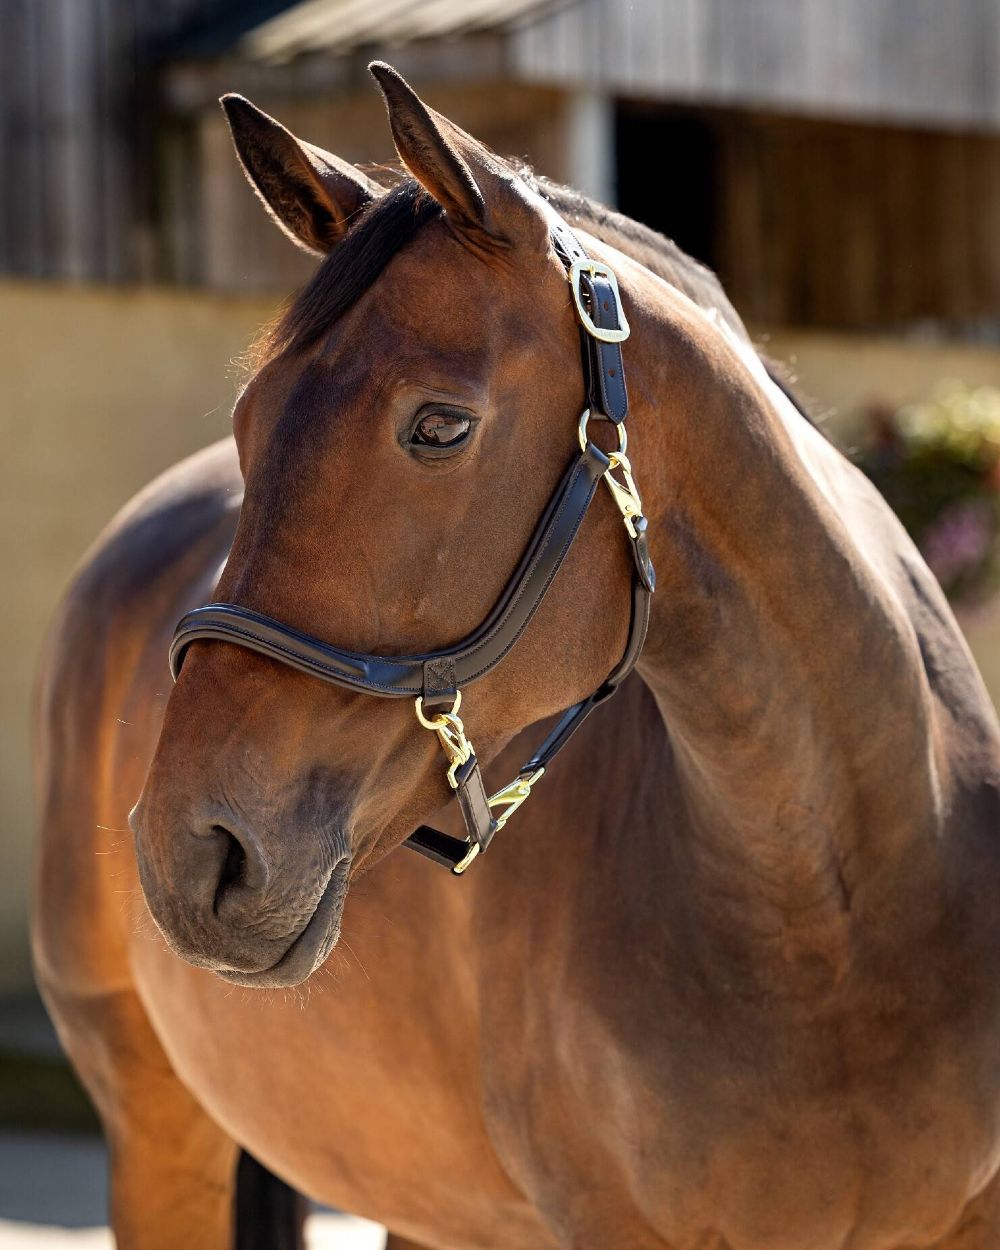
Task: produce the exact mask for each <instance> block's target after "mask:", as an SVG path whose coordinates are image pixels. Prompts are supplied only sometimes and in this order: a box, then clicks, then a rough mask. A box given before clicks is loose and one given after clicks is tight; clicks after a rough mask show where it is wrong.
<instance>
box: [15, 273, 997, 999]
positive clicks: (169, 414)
mask: <svg viewBox="0 0 1000 1250" xmlns="http://www.w3.org/2000/svg"><path fill="white" fill-rule="evenodd" d="M273 310H274V309H273V301H270V300H266V299H261V300H248V299H221V298H217V297H211V296H206V295H202V294H197V295H195V294H178V293H174V292H165V291H155V290H154V291H143V292H135V291H121V292H114V291H110V292H109V291H107V290H103V289H102V290H86V289H80V288H74V289H68V288H60V287H51V286H35V285H17V284H10V283H7V284H2V283H0V586H2V587H3V603H2V608H0V990H2V989H3V988H6V987H10V986H15V985H18V984H22V983H25V982H26V981H27V979H28V976H29V968H28V950H27V939H26V912H27V897H28V883H29V876H30V861H31V787H30V774H29V754H28V709H29V703H30V692H31V679H32V671H33V668H34V664H35V658H36V655H37V652H38V648H39V646H40V643H41V640H42V636H43V633H44V631H45V628H46V624H47V621H48V619H49V617H50V615H51V612H52V609H53V607H54V605H55V603H56V601H57V599H58V597H59V595H60V593H61V591H62V588H63V586H64V585H65V584H66V581H67V579H68V577H69V575H70V573H71V571H72V569H73V566H74V565H75V563H76V562H77V560H78V559H79V558H80V556H81V555H82V554H83V552H84V551H85V550H86V548H87V546H88V544H89V543H90V542H91V540H92V539H93V538H94V537H95V535H96V534H97V533H98V531H99V530H100V529H101V527H102V526H103V524H104V523H105V522H106V521H107V520H108V518H109V517H110V516H111V515H112V514H113V513H114V512H115V510H116V509H117V508H118V507H119V505H120V504H122V503H123V502H124V501H125V500H126V499H128V498H129V496H130V495H131V494H132V493H133V492H134V491H135V490H137V489H138V488H139V487H140V486H142V485H143V484H144V483H145V482H147V481H148V480H149V479H150V478H151V477H153V476H154V475H155V474H156V473H157V472H159V471H160V470H161V469H163V468H165V467H166V466H167V465H169V464H171V463H172V462H173V461H175V460H177V459H179V458H180V457H181V456H183V455H186V454H187V453H188V452H190V451H192V450H194V449H195V448H197V447H200V446H202V445H204V444H205V443H208V442H210V441H212V440H213V439H215V438H217V437H219V435H220V434H222V433H224V432H225V431H226V430H227V428H228V422H229V409H230V406H231V403H232V399H233V394H234V378H233V372H234V371H233V370H232V369H230V367H229V362H230V361H231V360H233V359H234V358H235V357H236V356H238V355H239V354H240V352H241V351H242V350H243V348H244V347H245V345H246V343H247V342H248V340H249V338H250V337H251V336H252V334H253V333H254V331H255V330H256V328H257V327H258V326H259V325H260V324H261V323H262V322H263V321H265V320H266V319H267V318H268V317H269V316H270V315H271V313H272V312H273ZM769 347H770V350H771V352H772V354H774V355H776V356H779V357H785V358H794V362H795V365H796V369H797V372H798V374H799V376H800V378H801V380H802V383H803V384H804V386H805V388H806V389H807V390H808V391H810V392H811V393H812V394H813V395H814V396H815V397H816V398H817V399H819V400H820V401H821V402H822V403H823V404H825V405H827V406H836V407H839V408H840V410H841V415H840V417H839V418H838V419H837V420H836V421H835V422H834V425H835V426H836V425H837V424H841V425H843V424H844V418H845V417H847V416H849V415H850V413H851V412H852V410H854V409H855V408H856V407H857V406H858V405H859V404H862V403H864V402H865V401H867V400H869V399H871V398H873V397H877V398H882V399H889V400H895V401H900V400H904V399H908V398H912V397H917V396H919V395H922V394H925V393H926V392H927V391H928V390H929V389H930V388H931V387H932V386H933V385H934V383H935V382H936V381H937V380H938V379H939V378H941V377H947V376H957V377H962V378H965V379H966V380H968V381H970V382H978V381H990V382H993V383H995V384H997V385H1000V352H995V351H970V350H957V349H942V348H940V347H925V346H914V345H904V344H900V343H894V342H878V341H873V340H855V339H849V338H845V337H834V336H823V335H812V334H810V335H802V334H797V333H791V332H775V333H773V334H772V335H771V337H770V343H769ZM994 615H995V619H994V617H988V618H985V619H983V620H981V621H978V622H976V624H975V625H974V627H973V630H972V634H973V643H974V646H975V647H976V648H977V650H978V652H979V653H980V654H981V655H982V657H983V667H984V669H985V670H986V671H987V675H988V677H989V679H990V681H991V684H992V688H993V690H994V692H995V694H996V695H997V697H1000V610H998V611H997V612H996V613H995V614H994Z"/></svg>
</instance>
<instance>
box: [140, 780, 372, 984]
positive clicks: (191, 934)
mask: <svg viewBox="0 0 1000 1250" xmlns="http://www.w3.org/2000/svg"><path fill="white" fill-rule="evenodd" d="M129 823H130V825H131V827H132V831H133V834H134V836H135V846H136V861H137V864H138V868H139V879H140V882H141V885H142V890H143V893H144V895H145V897H146V903H147V906H148V907H149V911H150V914H151V915H152V917H153V920H154V922H155V923H156V926H157V928H158V929H159V930H160V932H161V934H162V935H163V937H164V938H165V940H166V942H167V944H168V946H169V947H170V949H171V950H172V951H173V952H174V953H175V954H177V955H179V956H180V958H182V959H184V960H186V961H187V962H188V963H190V964H193V965H195V966H196V967H199V968H206V969H208V970H209V971H211V972H214V973H216V974H217V975H218V976H220V977H221V978H222V979H223V980H226V981H230V982H232V983H234V984H237V985H245V986H259V987H262V988H276V987H281V986H292V985H298V984H300V983H301V982H302V981H304V980H306V978H307V977H309V976H310V975H311V973H312V972H314V971H315V969H316V968H317V967H319V965H320V964H321V963H322V962H323V961H324V960H325V959H326V957H327V956H328V955H329V953H330V951H331V950H332V949H333V947H334V945H335V944H336V941H337V939H338V937H339V936H340V919H341V915H342V912H343V906H344V899H345V897H346V894H347V885H348V876H349V869H350V855H349V853H348V851H347V839H346V838H344V837H342V836H338V835H334V836H333V837H332V838H331V837H329V836H322V835H316V834H311V831H306V830H304V829H303V828H302V827H301V826H298V827H295V826H292V827H291V832H290V833H289V835H288V836H287V837H283V838H280V839H274V838H273V835H272V837H271V838H270V839H268V840H269V841H276V842H277V845H278V846H279V847H280V849H281V852H282V853H281V854H280V856H277V855H275V854H274V853H272V852H271V851H269V849H268V846H267V845H266V844H265V842H264V840H263V839H261V838H260V837H258V836H256V835H255V834H254V832H253V831H252V830H251V829H250V828H248V827H246V826H245V825H243V824H242V823H241V822H238V821H236V820H234V819H225V818H224V816H223V814H222V813H218V812H213V813H212V814H211V819H205V820H202V821H197V822H188V824H187V827H186V828H185V827H178V826H177V824H176V823H175V822H173V821H168V822H164V821H163V820H162V819H159V818H158V817H157V813H156V811H155V808H154V807H153V806H152V805H149V804H147V803H146V802H145V801H140V802H139V804H137V805H136V807H135V808H134V809H133V811H132V813H131V815H130V817H129ZM296 861H299V862H296Z"/></svg>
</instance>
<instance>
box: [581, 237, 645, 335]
mask: <svg viewBox="0 0 1000 1250" xmlns="http://www.w3.org/2000/svg"><path fill="white" fill-rule="evenodd" d="M585 273H587V274H590V276H591V277H592V278H596V277H598V276H600V277H602V278H607V280H608V281H609V282H610V283H611V290H612V292H613V293H614V297H615V308H616V309H617V312H618V329H617V330H611V329H602V328H601V327H600V326H597V325H594V319H593V318H592V317H591V315H590V313H588V312H587V309H586V305H585V304H584V302H583V291H582V290H581V288H580V278H581V276H582V275H583V274H585ZM568 276H569V285H570V289H571V290H572V292H573V303H574V304H575V305H576V314H577V316H578V317H579V318H580V322H581V324H582V325H583V328H584V329H585V330H586V331H587V333H588V334H589V335H590V336H591V337H592V338H595V339H600V341H601V342H602V343H624V342H625V340H626V339H627V338H628V336H629V334H630V333H631V331H630V329H629V324H628V321H627V320H626V318H625V311H624V309H623V308H622V297H621V295H620V293H619V291H618V279H617V278H616V277H615V271H614V270H613V269H612V268H610V266H608V265H605V264H602V263H601V261H599V260H590V259H589V258H588V257H584V258H583V260H575V261H573V263H572V265H570V267H569V275H568Z"/></svg>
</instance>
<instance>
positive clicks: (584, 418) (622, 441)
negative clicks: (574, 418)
mask: <svg viewBox="0 0 1000 1250" xmlns="http://www.w3.org/2000/svg"><path fill="white" fill-rule="evenodd" d="M589 423H590V409H589V408H584V410H583V412H582V413H581V414H580V424H579V425H578V426H577V431H576V434H577V438H579V440H580V450H581V451H586V450H587V442H588V440H587V426H588V424H589ZM614 426H615V429H616V430H617V431H618V451H617V452H616V453H615V454H616V455H619V456H624V455H625V452H626V451H627V450H628V432H627V430H626V429H625V422H624V421H616V422H615V423H614Z"/></svg>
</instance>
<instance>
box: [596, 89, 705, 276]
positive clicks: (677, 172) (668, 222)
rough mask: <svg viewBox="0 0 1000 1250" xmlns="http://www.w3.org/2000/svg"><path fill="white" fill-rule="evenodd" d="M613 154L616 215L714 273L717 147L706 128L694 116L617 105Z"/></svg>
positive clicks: (701, 119)
mask: <svg viewBox="0 0 1000 1250" xmlns="http://www.w3.org/2000/svg"><path fill="white" fill-rule="evenodd" d="M615 153H616V155H615V164H616V175H617V185H618V208H619V210H620V211H621V212H623V213H625V214H627V215H628V216H629V217H634V218H635V219H636V221H641V222H644V223H645V224H646V225H647V226H651V227H652V228H653V229H654V230H659V231H660V233H661V234H665V235H666V236H667V237H668V238H671V239H673V240H674V241H675V242H676V243H677V244H678V245H679V246H680V247H682V248H683V249H684V251H685V252H688V253H690V255H692V256H694V257H695V258H696V259H697V260H700V261H703V262H704V263H705V264H706V265H708V266H710V267H711V268H713V269H714V268H716V267H717V264H718V250H719V249H718V246H717V226H718V218H717V212H716V191H717V185H718V153H719V144H718V140H717V136H716V132H715V129H714V127H713V126H712V124H711V123H710V122H709V121H708V120H706V119H705V118H704V117H702V116H699V115H697V114H694V113H686V112H678V111H676V110H673V109H664V108H660V107H657V106H655V105H646V104H640V103H636V102H634V101H619V103H618V105H617V107H616V110H615Z"/></svg>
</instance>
